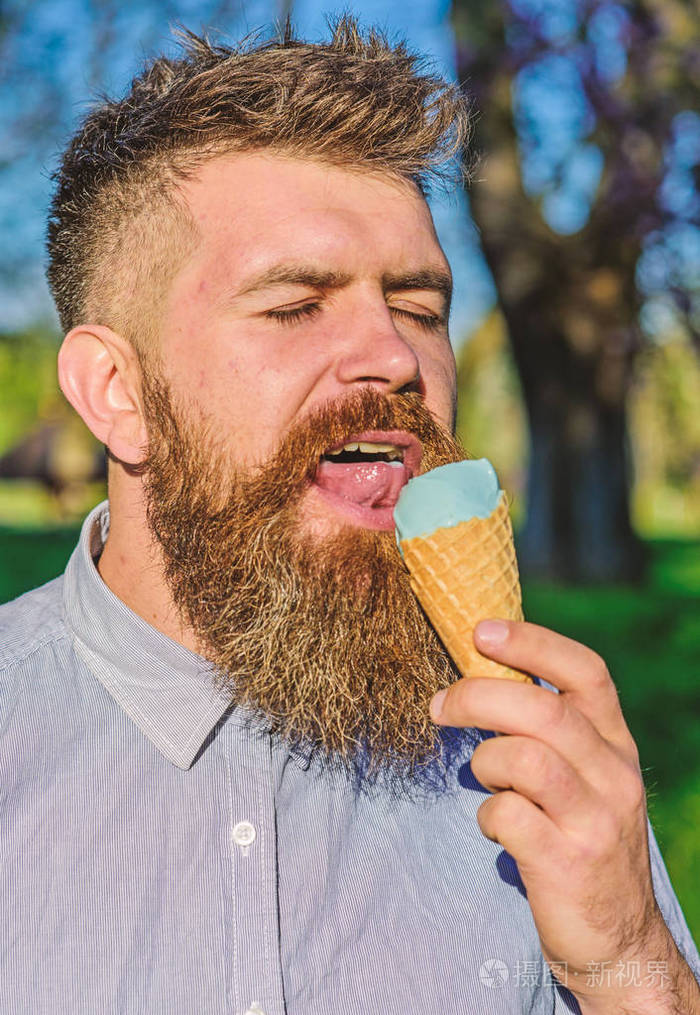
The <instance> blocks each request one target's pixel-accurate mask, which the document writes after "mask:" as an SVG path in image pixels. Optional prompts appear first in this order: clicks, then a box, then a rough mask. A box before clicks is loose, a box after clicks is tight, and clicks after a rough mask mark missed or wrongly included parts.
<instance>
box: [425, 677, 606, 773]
mask: <svg viewBox="0 0 700 1015" xmlns="http://www.w3.org/2000/svg"><path fill="white" fill-rule="evenodd" d="M435 701H436V699H435V698H434V699H433V702H435ZM431 715H432V717H433V719H434V721H435V722H437V723H439V724H440V725H443V726H456V727H468V726H476V727H478V728H479V729H487V730H498V731H500V732H501V733H509V734H511V735H516V736H526V737H533V738H534V739H536V740H539V741H541V742H542V743H544V744H548V745H549V746H550V747H552V748H553V749H554V750H555V751H557V753H558V754H560V755H561V756H562V758H565V759H566V761H568V762H569V764H570V765H571V766H572V767H573V768H575V769H577V770H578V771H580V772H582V773H584V772H585V773H586V778H587V779H588V780H589V782H590V783H591V785H593V786H594V787H595V788H596V789H598V790H600V791H603V792H606V791H610V790H611V788H612V784H613V783H614V780H615V778H616V772H617V771H618V768H619V767H620V766H623V762H622V760H621V758H620V756H619V755H618V753H617V750H618V749H617V748H615V747H613V746H611V745H610V744H609V743H608V742H607V741H606V740H604V739H603V737H602V736H601V735H600V733H598V731H597V730H596V728H595V727H594V726H593V724H592V723H591V721H590V719H588V718H587V717H586V716H585V715H583V714H582V713H581V712H579V710H578V709H577V708H576V707H575V706H574V705H573V704H572V701H571V699H570V698H569V696H568V695H566V694H553V693H552V692H551V691H548V690H547V689H546V688H544V687H538V686H537V685H536V684H523V683H519V682H516V681H514V680H494V679H492V678H488V677H463V678H462V679H461V680H458V681H457V682H456V683H454V684H451V685H450V686H449V687H448V688H447V689H446V691H445V697H444V699H443V702H442V706H441V711H440V714H439V716H438V715H436V713H435V711H434V707H431Z"/></svg>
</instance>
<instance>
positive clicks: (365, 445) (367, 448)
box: [327, 441, 403, 461]
mask: <svg viewBox="0 0 700 1015" xmlns="http://www.w3.org/2000/svg"><path fill="white" fill-rule="evenodd" d="M343 451H361V452H362V453H363V454H366V455H387V456H388V457H389V458H390V459H394V460H398V461H401V460H402V459H403V453H402V452H401V451H400V449H399V448H397V447H396V445H395V444H371V443H369V442H368V441H350V442H349V443H348V444H345V445H343V447H342V448H336V450H335V451H328V452H327V454H329V455H341V454H342V453H343Z"/></svg>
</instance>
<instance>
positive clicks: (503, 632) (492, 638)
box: [476, 620, 510, 645]
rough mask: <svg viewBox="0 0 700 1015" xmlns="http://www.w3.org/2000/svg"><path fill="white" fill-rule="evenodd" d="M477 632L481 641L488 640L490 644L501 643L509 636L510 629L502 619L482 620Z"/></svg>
mask: <svg viewBox="0 0 700 1015" xmlns="http://www.w3.org/2000/svg"><path fill="white" fill-rule="evenodd" d="M476 633H477V634H478V636H479V641H483V642H488V643H489V645H500V644H501V643H502V642H504V641H505V640H506V638H507V637H508V635H509V633H510V629H509V627H508V625H507V624H504V622H503V621H502V620H482V622H481V623H480V624H477V625H476Z"/></svg>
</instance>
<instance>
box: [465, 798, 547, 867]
mask: <svg viewBox="0 0 700 1015" xmlns="http://www.w3.org/2000/svg"><path fill="white" fill-rule="evenodd" d="M476 819H477V821H478V822H479V828H480V829H481V831H482V833H483V834H484V835H485V836H486V838H487V839H491V840H492V841H493V842H498V843H499V844H500V845H501V846H503V848H504V849H505V850H507V852H508V853H510V854H511V856H513V857H514V858H515V859H516V860H517V861H518V863H521V862H527V861H528V860H530V859H532V860H533V861H534V862H538V861H539V862H540V863H541V862H542V858H543V857H545V856H547V854H549V853H551V852H553V851H554V850H555V849H556V845H557V840H558V839H559V835H558V832H557V829H556V828H555V826H554V824H553V823H552V821H551V820H550V819H549V818H548V817H547V815H546V814H545V813H544V812H543V811H541V810H540V809H539V807H537V805H536V804H533V803H532V801H531V800H527V799H526V798H525V797H524V796H521V795H520V794H519V793H514V792H513V791H512V790H503V792H502V793H496V795H495V796H492V797H489V798H488V800H485V801H484V802H483V804H481V806H480V807H479V809H478V810H477V812H476Z"/></svg>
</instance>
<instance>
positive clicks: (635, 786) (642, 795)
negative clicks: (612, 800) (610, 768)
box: [616, 767, 646, 811]
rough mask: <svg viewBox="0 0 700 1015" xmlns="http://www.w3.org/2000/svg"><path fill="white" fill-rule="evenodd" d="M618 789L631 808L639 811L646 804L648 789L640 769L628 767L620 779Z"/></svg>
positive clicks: (622, 798)
mask: <svg viewBox="0 0 700 1015" xmlns="http://www.w3.org/2000/svg"><path fill="white" fill-rule="evenodd" d="M616 789H617V793H618V794H619V796H620V799H621V800H623V801H624V803H625V804H626V806H627V808H628V809H629V810H631V811H637V810H639V809H640V808H641V807H644V806H646V789H645V787H644V780H643V779H642V775H641V772H639V771H638V770H636V771H635V770H634V769H633V768H631V767H629V768H627V769H626V770H625V772H624V774H623V775H622V776H621V778H620V779H619V781H618V783H617V787H616Z"/></svg>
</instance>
